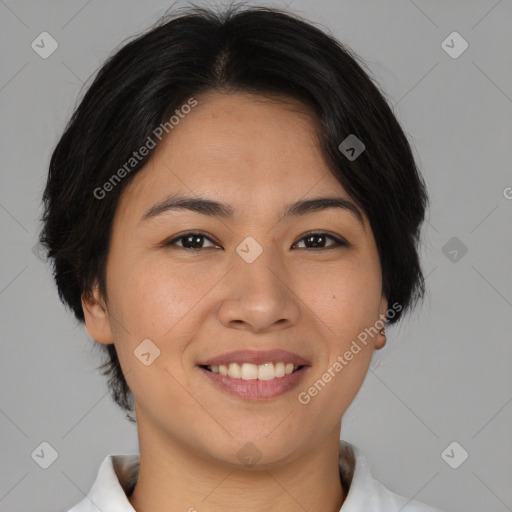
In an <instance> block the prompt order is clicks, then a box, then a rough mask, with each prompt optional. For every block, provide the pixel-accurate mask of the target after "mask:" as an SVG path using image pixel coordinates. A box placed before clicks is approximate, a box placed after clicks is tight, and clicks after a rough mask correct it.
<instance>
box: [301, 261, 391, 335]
mask: <svg viewBox="0 0 512 512" xmlns="http://www.w3.org/2000/svg"><path fill="white" fill-rule="evenodd" d="M297 275H299V276H301V277H300V278H299V280H298V281H297V283H298V289H299V290H300V292H299V293H298V295H299V297H300V298H301V299H302V300H303V301H304V302H305V303H306V304H308V306H309V307H310V308H311V310H312V311H313V312H314V313H315V315H316V316H317V317H319V318H320V319H321V320H322V321H323V322H324V324H325V325H326V326H327V327H329V328H330V329H328V330H327V332H328V333H330V334H331V335H333V334H334V333H336V335H337V337H338V338H339V339H340V340H346V338H347V336H351V335H352V336H353V335H357V333H358V332H359V331H360V330H362V329H364V328H365V327H367V326H368V325H369V324H373V323H374V322H375V321H376V320H377V316H376V315H378V308H379V305H380V301H381V277H380V268H379V267H378V266H377V267H376V266H375V265H374V262H373V260H371V259H370V258H368V260H367V261H365V259H364V258H359V259H358V258H351V259H350V260H349V259H347V260H345V261H343V262H341V263H340V262H336V263H334V262H333V263H327V264H317V265H315V266H314V267H311V268H310V269H301V271H300V272H297ZM356 331H357V332H356Z"/></svg>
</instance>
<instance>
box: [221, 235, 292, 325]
mask: <svg viewBox="0 0 512 512" xmlns="http://www.w3.org/2000/svg"><path fill="white" fill-rule="evenodd" d="M257 237H258V239H259V241H258V240H257V239H256V236H254V237H253V236H248V237H246V238H245V239H244V240H243V241H242V242H241V243H240V244H239V245H238V246H237V248H236V254H234V261H233V263H234V266H233V270H232V273H231V274H232V277H231V279H232V284H231V285H230V287H229V291H228V295H227V296H226V297H225V298H224V300H223V301H222V304H221V306H220V308H219V315H220V320H221V321H222V323H223V324H224V325H226V326H231V327H233V326H237V327H238V328H240V326H241V325H243V326H244V327H245V328H247V329H250V330H254V331H262V330H266V329H269V328H272V326H275V325H277V323H279V325H284V324H290V323H294V322H296V321H297V318H298V314H299V307H298V304H297V301H296V298H295V296H294V295H293V293H292V291H291V286H290V283H289V282H288V281H289V275H288V272H287V269H286V266H285V265H284V262H283V258H282V255H281V254H280V248H279V247H278V244H276V243H275V241H274V240H273V238H272V236H271V235H270V234H268V233H266V234H265V233H259V234H258V235H257ZM260 242H261V243H260Z"/></svg>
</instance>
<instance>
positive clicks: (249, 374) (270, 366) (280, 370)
mask: <svg viewBox="0 0 512 512" xmlns="http://www.w3.org/2000/svg"><path fill="white" fill-rule="evenodd" d="M207 368H208V369H209V370H210V371H211V372H213V373H219V374H220V375H224V376H229V377H231V378H232V379H243V380H256V379H257V380H272V379H275V378H276V377H284V376H285V375H290V374H291V373H293V372H294V371H295V370H296V369H297V368H299V367H298V366H295V365H294V364H293V363H286V364H285V363H282V362H279V363H265V364H260V365H257V364H252V363H243V364H242V365H239V364H238V363H230V364H220V365H218V366H207Z"/></svg>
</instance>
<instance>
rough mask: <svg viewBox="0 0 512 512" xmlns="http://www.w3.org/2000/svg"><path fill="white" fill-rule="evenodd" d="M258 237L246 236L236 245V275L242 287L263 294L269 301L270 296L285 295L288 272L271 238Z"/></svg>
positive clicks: (263, 234) (267, 234) (268, 236)
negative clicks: (284, 283) (286, 273)
mask: <svg viewBox="0 0 512 512" xmlns="http://www.w3.org/2000/svg"><path fill="white" fill-rule="evenodd" d="M257 237H258V238H257V239H256V238H255V237H253V236H247V237H246V238H245V239H244V240H243V241H242V242H241V243H240V244H239V245H238V246H237V248H236V253H237V256H238V260H237V258H235V272H236V273H237V275H238V277H239V279H240V284H241V285H242V287H243V286H245V287H246V288H250V289H251V290H252V293H253V294H258V293H263V294H264V295H266V296H267V300H268V299H270V298H271V297H270V296H269V294H272V295H275V296H278V295H281V294H283V293H284V290H283V288H285V289H286V287H285V286H284V285H283V281H284V282H286V275H285V272H286V269H285V267H284V265H283V261H282V255H281V254H280V248H279V247H278V244H277V243H276V242H275V239H274V238H273V237H272V235H271V234H269V233H259V234H258V235H257ZM258 240H259V241H258ZM260 242H261V243H260Z"/></svg>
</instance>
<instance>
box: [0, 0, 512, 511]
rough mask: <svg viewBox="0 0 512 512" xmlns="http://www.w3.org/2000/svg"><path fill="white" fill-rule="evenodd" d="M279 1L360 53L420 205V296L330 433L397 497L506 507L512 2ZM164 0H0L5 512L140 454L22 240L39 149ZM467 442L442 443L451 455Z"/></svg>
mask: <svg viewBox="0 0 512 512" xmlns="http://www.w3.org/2000/svg"><path fill="white" fill-rule="evenodd" d="M196 3H198V4H201V3H202V2H196ZM176 5H183V3H180V2H178V3H176ZM266 5H277V6H280V7H285V6H286V5H287V4H286V3H285V2H280V1H276V2H273V3H272V4H269V3H267V4H266ZM288 5H289V6H290V7H291V8H292V9H293V10H295V11H296V12H298V13H299V14H301V15H303V16H304V17H306V18H308V19H310V20H311V21H314V22H317V23H319V24H320V25H321V26H322V27H325V28H327V29H328V30H330V31H331V32H332V33H333V34H334V35H335V36H336V37H338V38H339V39H340V40H341V41H343V42H345V43H347V44H348V45H349V46H351V47H352V48H353V49H354V50H355V51H356V52H357V53H358V54H360V55H361V56H362V57H363V58H364V59H365V60H366V62H367V63H368V65H369V67H370V68H371V70H372V72H373V73H374V75H375V78H376V79H377V80H378V81H379V82H380V84H381V85H382V87H383V89H384V91H385V92H386V94H387V97H388V98H389V100H390V102H391V103H392V104H393V105H394V110H395V112H396V115H397V117H398V119H399V121H400V122H401V123H402V125H403V127H404V129H405V131H406V133H407V134H408V136H409V138H410V141H411V142H412V144H413V145H414V148H415V154H416V156H417V158H418V163H419V165H420V167H421V169H422V172H423V173H424V176H425V179H426V182H427V185H428V187H429V192H430V195H431V200H432V205H431V211H430V215H429V220H428V223H426V224H425V245H424V247H423V252H422V263H423V267H424V270H425V274H426V275H428V278H427V286H428V290H429V291H428V297H427V299H426V301H425V302H424V305H423V307H421V308H420V309H418V310H417V311H416V312H415V313H414V314H413V315H411V316H409V317H407V318H406V319H404V322H403V323H402V324H401V325H400V326H397V327H394V328H391V329H389V336H388V344H387V346H386V347H385V348H384V349H383V350H382V351H380V352H378V353H376V356H375V359H374V361H373V362H372V366H371V370H370V371H369V373H368V377H367V379H366V381H365V384H364V386H363V388H362V390H361V392H360V394H359V395H358V397H357V399H356V401H355V402H354V403H353V404H352V406H351V408H350V409H349V411H348V412H347V414H346V415H345V417H344V423H343V428H342V437H343V438H344V439H346V440H348V441H351V442H353V443H355V444H356V445H357V446H359V447H360V448H361V449H362V450H364V451H365V452H366V454H367V457H368V459H369V462H370V466H371V469H372V471H373V473H374V475H375V476H376V477H377V478H379V479H380V480H381V481H382V482H383V483H384V484H385V485H386V486H389V487H390V488H391V489H393V490H394V491H395V492H397V493H399V494H403V495H405V496H409V497H413V496H414V497H415V498H416V499H419V500H421V501H425V502H427V503H430V504H432V505H436V506H438V507H440V508H443V509H446V510H454V511H455V510H459V511H466V512H472V511H486V512H487V511H506V510H512V486H511V485H510V482H511V477H512V441H511V435H510V434H511V424H512V423H511V420H512V404H511V401H512V377H511V371H510V367H511V362H512V344H511V343H510V342H511V331H512V314H511V313H512V273H511V272H510V270H509V269H510V264H511V261H512V260H511V255H512V234H511V233H512V231H511V219H512V199H511V198H512V188H507V187H512V173H511V167H510V163H509V162H510V161H511V160H512V150H511V147H512V144H511V140H510V138H511V133H512V130H511V128H512V126H511V125H512V120H511V119H512V116H511V114H512V99H511V98H512V87H511V78H512V72H511V70H512V65H511V64H512V62H511V61H512V51H511V49H512V48H511V42H512V38H511V34H512V30H511V28H512V4H511V2H510V1H505V0H503V1H495V0H489V1H440V0H436V1H428V2H427V1H420V0H415V1H412V0H391V1H386V2H381V1H377V0H373V1H370V0H365V1H356V0H352V1H335V0H323V1H321V2H307V1H305V0H295V1H290V2H288ZM169 6H170V3H169V2H165V1H161V0H152V1H145V2H136V1H123V2H121V1H119V0H118V1H101V0H92V1H91V0H89V1H86V0H76V1H75V0H73V1H69V0H67V1H65V2H64V1H63V0H62V1H57V0H54V1H46V2H36V1H32V2H30V1H26V0H22V1H20V0H16V1H15V0H0V34H1V35H0V37H1V45H0V69H1V75H0V108H1V117H0V149H1V156H2V158H1V189H0V226H1V233H2V246H1V266H0V314H1V335H2V339H1V349H2V357H1V358H0V365H1V371H0V379H1V402H0V429H1V433H2V435H1V438H0V460H1V477H0V509H1V510H2V511H29V510H36V509H37V510H38V511H46V510H65V509H67V508H68V507H70V506H71V505H73V504H75V503H77V502H78V501H79V500H81V499H82V498H83V497H84V493H86V492H87V491H88V490H89V488H90V486H91V484H92V482H93V480H94V478H95V476H96V473H97V470H98V467H99V464H100V463H101V461H102V460H103V458H104V457H105V455H107V454H109V453H123V452H134V451H137V437H136V429H135V426H133V425H132V424H130V423H128V422H127V421H126V420H125V419H124V415H123V413H122V412H121V411H120V410H118V408H117V406H115V405H114V404H113V402H112V401H111V400H110V397H109V395H108V394H107V388H106V381H105V380H104V378H103V377H101V376H99V375H98V372H97V371H96V367H97V366H98V365H99V364H100V362H101V359H100V357H99V352H98V350H97V348H96V347H95V345H96V344H95V343H94V342H93V341H92V340H90V339H89V338H88V336H87V334H86V332H85V329H83V328H82V327H81V326H79V325H76V323H75V321H74V320H73V318H72V316H71V314H70V313H69V312H67V311H66V310H65V309H64V307H63V306H62V305H61V304H60V302H59V300H58V297H57V293H56V290H55V288H54V285H53V282H52V279H51V275H50V271H49V268H48V266H47V265H46V264H45V263H44V262H43V261H41V260H40V259H39V258H38V257H37V254H34V253H33V251H32V248H33V246H34V244H35V242H36V235H37V232H38V229H39V224H38V216H39V214H40V196H41V192H42V190H43V186H44V182H45V179H46V172H47V167H48V162H49V157H50V154H51V151H52V149H53V147H54V145H55V144H56V142H57V140H58V138H59V136H60V134H61V133H62V130H63V127H64V124H65V122H66V121H67V119H68V117H69V116H70V114H71V112H72V110H73V107H74V106H75V104H76V101H77V97H78V95H79V93H80V91H81V88H82V85H83V82H84V81H85V80H86V79H87V78H88V77H89V76H90V75H91V74H92V73H93V72H94V71H95V70H96V69H97V68H98V66H99V65H100V64H101V63H102V62H103V61H104V59H105V58H106V57H107V56H108V55H109V54H110V53H111V52H112V50H113V49H114V48H115V47H116V46H118V45H119V44H120V43H121V42H122V41H123V40H124V39H125V38H126V37H128V36H131V35H133V34H135V33H137V32H140V31H141V30H143V29H146V28H147V27H148V26H149V25H151V24H152V23H153V22H155V21H156V20H157V18H158V17H159V16H160V15H162V14H163V13H164V12H165V10H166V9H167V8H168V7H169ZM43 31H47V32H49V33H50V34H51V35H52V36H53V37H54V38H55V39H56V40H57V42H58V44H59V47H58V49H57V51H55V53H53V54H52V55H51V56H50V57H49V58H47V59H42V58H41V57H40V56H39V55H38V54H37V53H36V52H35V51H34V50H33V49H32V48H31V42H32V41H33V40H34V39H35V38H36V37H37V36H38V35H39V34H40V33H41V32H43ZM453 31H457V32H459V33H460V34H461V36H462V37H463V38H464V39H465V40H466V41H467V42H468V43H469V47H468V49H467V50H466V51H465V52H464V53H463V54H462V55H460V56H459V57H458V58H455V59H454V58H452V57H450V56H449V55H448V54H447V53H446V52H445V51H444V49H443V48H442V46H441V43H442V41H443V40H445V38H446V37H447V36H448V35H449V34H450V33H451V32H453ZM450 44H451V43H450ZM454 45H455V49H457V48H460V45H459V43H456V44H455V43H454ZM507 196H508V198H507ZM452 237H457V240H455V241H452V242H450V243H449V244H448V246H446V244H447V243H448V242H449V241H450V239H451V238H452ZM453 244H455V245H453ZM461 244H464V246H465V247H467V253H466V254H464V255H462V251H461V247H463V246H462V245H461ZM454 248H455V250H456V251H457V253H454V252H453V250H454ZM36 252H37V251H36ZM461 255H462V257H461ZM454 260H455V261H454ZM43 441H46V442H48V443H50V445H52V446H53V447H54V449H55V450H56V451H57V452H58V458H57V460H56V461H55V462H54V463H53V464H52V465H51V466H50V467H49V468H48V469H46V470H45V469H42V468H41V467H39V465H37V464H36V463H35V462H34V460H33V459H32V458H31V453H32V452H33V451H34V449H35V448H36V447H38V446H39V445H40V443H41V442H43ZM453 441H457V442H458V443H459V444H460V446H462V447H463V449H465V450H466V451H467V452H468V453H469V458H468V459H467V460H466V461H465V462H464V463H463V464H462V465H460V467H458V469H452V468H451V467H450V466H449V465H448V464H447V463H446V462H445V461H444V460H443V458H442V457H441V453H442V452H443V450H444V449H445V448H446V447H447V446H448V445H449V444H450V443H452V442H453ZM461 450H462V449H461V448H459V447H456V449H455V450H454V451H453V452H449V454H450V455H451V460H452V461H455V462H457V460H458V459H460V456H461V453H462V451H461Z"/></svg>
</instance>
